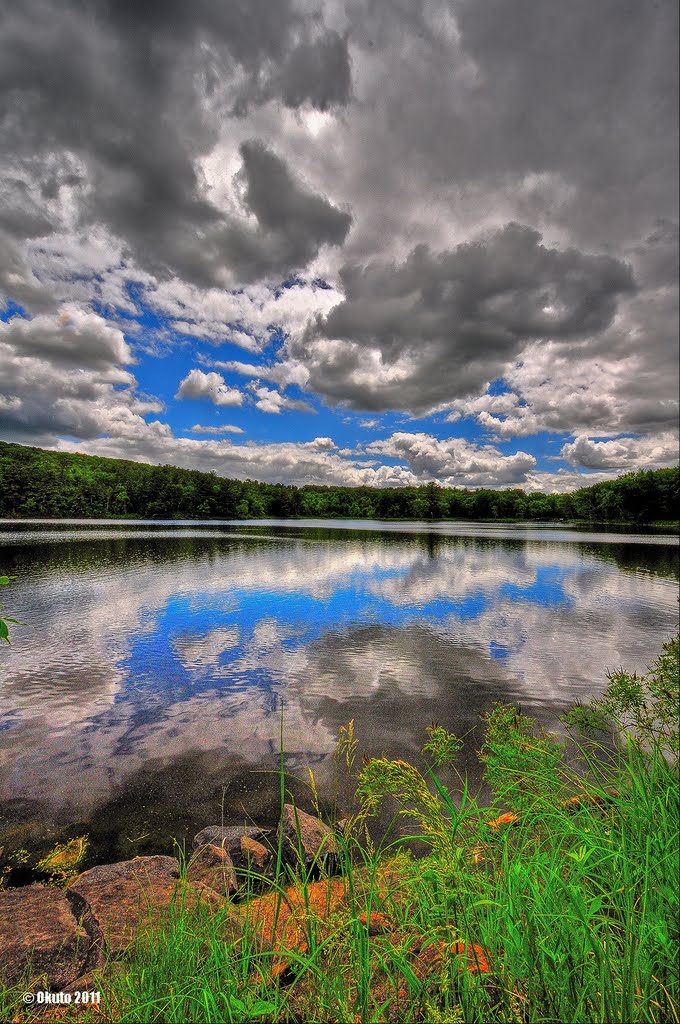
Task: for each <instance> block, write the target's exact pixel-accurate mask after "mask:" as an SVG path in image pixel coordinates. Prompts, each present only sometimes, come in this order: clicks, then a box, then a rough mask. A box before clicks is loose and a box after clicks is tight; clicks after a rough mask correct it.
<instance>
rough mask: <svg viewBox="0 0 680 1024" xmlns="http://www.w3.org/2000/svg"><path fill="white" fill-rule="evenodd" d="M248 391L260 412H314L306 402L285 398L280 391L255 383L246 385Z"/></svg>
mask: <svg viewBox="0 0 680 1024" xmlns="http://www.w3.org/2000/svg"><path fill="white" fill-rule="evenodd" d="M248 390H249V391H251V392H252V393H253V397H254V399H255V408H256V409H259V410H260V412H268V413H274V414H278V413H280V412H281V410H282V409H294V410H296V411H297V412H315V411H316V410H315V409H313V408H312V406H311V405H310V404H309V403H308V402H303V401H301V400H300V399H297V398H287V397H286V396H285V395H282V394H281V392H280V391H273V390H271V389H270V388H266V387H264V386H263V385H261V384H258V383H257V382H256V381H253V382H252V383H250V384H248Z"/></svg>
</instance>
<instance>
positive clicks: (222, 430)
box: [189, 423, 244, 434]
mask: <svg viewBox="0 0 680 1024" xmlns="http://www.w3.org/2000/svg"><path fill="white" fill-rule="evenodd" d="M189 430H190V431H191V433H192V434H243V433H244V431H243V429H242V428H241V427H236V426H234V425H233V424H231V423H223V424H222V425H221V426H219V427H204V426H202V425H201V424H200V423H194V425H193V427H189Z"/></svg>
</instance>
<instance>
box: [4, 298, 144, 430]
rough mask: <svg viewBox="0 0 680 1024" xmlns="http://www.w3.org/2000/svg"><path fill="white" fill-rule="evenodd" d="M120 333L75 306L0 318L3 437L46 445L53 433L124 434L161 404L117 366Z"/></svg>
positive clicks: (122, 360) (126, 356)
mask: <svg viewBox="0 0 680 1024" xmlns="http://www.w3.org/2000/svg"><path fill="white" fill-rule="evenodd" d="M131 362H132V354H131V352H130V349H129V346H128V345H127V343H126V341H125V339H124V337H123V335H122V333H121V332H120V331H119V330H117V329H116V328H114V327H112V326H111V325H110V324H109V323H107V321H106V320H104V319H103V318H102V317H100V316H98V315H97V314H95V313H91V312H90V313H88V312H84V311H82V310H77V309H68V310H62V312H61V313H59V314H57V315H54V314H47V313H45V314H41V315H39V316H36V317H35V318H34V319H33V320H24V319H22V318H21V317H13V318H12V319H11V320H10V321H9V322H8V323H0V363H1V365H2V378H1V384H0V388H1V390H2V394H3V396H4V398H3V401H2V403H1V404H0V429H1V430H2V432H3V434H4V436H5V437H6V438H7V439H8V440H14V441H24V442H26V443H29V444H30V443H38V444H39V443H41V442H42V443H46V444H48V445H49V444H52V443H53V442H54V441H55V439H56V437H57V436H59V435H67V436H73V437H81V438H83V439H88V438H95V437H98V436H100V435H101V434H109V433H110V434H114V435H115V436H118V437H120V438H121V439H122V438H125V437H129V436H130V435H131V434H132V433H134V431H135V430H138V429H143V428H146V427H147V424H146V422H145V420H144V418H143V417H144V416H145V415H146V414H147V413H150V412H160V411H161V410H162V408H163V406H162V404H161V403H159V402H158V401H157V400H155V399H153V398H149V397H147V396H143V395H140V394H139V393H138V392H137V390H136V384H137V382H136V380H135V378H134V376H133V374H132V373H131V372H130V371H129V370H127V369H125V368H124V366H123V365H121V364H126V363H131Z"/></svg>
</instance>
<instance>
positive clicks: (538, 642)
mask: <svg viewBox="0 0 680 1024" xmlns="http://www.w3.org/2000/svg"><path fill="white" fill-rule="evenodd" d="M0 546H1V547H2V552H1V558H0V571H2V572H5V573H11V574H16V576H17V577H18V579H17V581H16V582H15V583H14V584H12V586H11V587H9V588H3V590H4V593H3V595H2V596H3V599H4V601H5V605H6V612H7V614H11V615H13V616H14V617H16V618H19V619H21V620H22V621H23V622H25V623H26V624H27V625H25V626H15V627H14V628H13V630H12V647H11V648H10V649H7V650H4V651H2V652H0V658H1V660H0V673H1V680H2V681H1V683H0V743H1V753H0V833H1V832H2V831H3V830H4V832H5V833H8V832H9V833H11V838H12V842H14V841H15V840H17V837H19V838H20V839H21V840H22V841H24V840H25V841H26V843H31V842H36V841H37V840H38V839H39V838H43V837H44V836H46V835H49V836H55V835H62V834H66V833H70V834H74V833H75V831H76V830H77V829H80V830H85V829H86V830H87V831H89V832H90V833H91V834H92V835H93V837H94V839H95V844H98V846H99V849H100V850H101V851H102V855H106V856H125V855H129V854H131V853H132V852H136V851H138V850H151V849H153V850H158V849H159V846H163V847H164V848H167V842H168V837H169V836H176V837H178V838H180V839H181V838H182V837H184V836H186V835H190V834H191V832H192V830H195V829H196V828H197V827H200V826H202V825H205V824H208V823H212V822H215V821H220V820H221V818H222V817H224V819H225V820H233V819H234V818H237V819H243V818H244V817H245V816H252V817H255V818H260V819H264V820H265V821H266V820H269V821H271V820H273V819H274V818H275V816H276V809H277V806H278V803H277V801H278V778H277V777H276V775H275V774H274V773H275V770H276V768H277V764H278V751H279V747H280V743H281V741H282V742H283V747H284V750H285V763H286V769H287V771H289V772H290V776H289V778H290V785H291V786H292V787H293V789H296V791H297V793H298V796H299V797H300V798H301V799H304V796H305V790H304V785H303V784H301V783H300V784H297V785H296V783H295V782H294V781H293V777H294V776H298V777H299V778H300V779H305V778H306V777H307V776H306V770H307V768H308V767H311V768H312V769H313V771H314V773H315V777H316V781H317V785H318V787H319V791H320V794H321V797H322V799H323V800H328V801H332V800H334V799H336V798H337V799H339V802H340V804H341V805H343V802H344V803H345V804H346V803H347V800H348V793H349V783H348V782H347V780H345V779H343V778H342V777H341V776H340V773H339V769H338V766H337V764H336V763H335V762H334V761H333V756H332V755H333V751H334V749H335V745H336V740H337V735H338V729H339V727H340V726H341V725H343V724H346V723H347V722H348V720H349V719H354V720H355V726H356V732H357V735H358V738H359V740H360V752H361V753H368V754H379V753H385V754H387V755H390V756H398V757H403V758H406V759H414V760H417V758H418V751H419V749H420V746H421V744H422V741H423V738H424V734H423V729H424V727H425V726H426V725H427V724H428V723H429V722H431V721H433V720H436V721H438V722H440V723H442V724H443V725H445V726H446V727H447V728H449V729H452V730H454V731H456V732H459V733H466V734H467V736H468V738H467V742H466V747H465V750H464V752H463V758H462V767H463V768H467V769H468V770H469V771H470V772H471V773H472V775H473V777H476V775H477V774H478V772H477V768H476V760H475V755H474V749H475V746H477V745H478V744H479V739H480V731H479V723H480V714H482V713H483V712H484V711H487V710H489V709H490V708H491V707H492V705H493V704H494V702H496V701H510V702H513V703H518V704H520V705H521V707H522V709H523V710H524V711H525V712H526V713H528V714H531V715H533V716H535V717H536V718H538V719H539V721H541V722H542V723H543V724H545V725H547V726H548V727H555V726H556V724H557V723H556V717H557V715H558V714H559V713H560V712H561V711H562V710H564V708H566V707H567V706H569V705H570V704H572V703H573V702H574V701H575V700H577V699H580V700H585V699H588V698H589V697H591V696H594V695H596V694H597V693H599V692H601V690H602V689H603V688H604V686H605V685H606V670H607V669H615V668H618V667H619V666H620V665H624V666H625V667H626V668H628V669H630V670H637V671H642V670H644V669H645V667H646V666H647V665H648V664H649V662H650V661H651V660H652V659H653V658H654V657H655V656H656V654H657V653H658V650H659V647H660V644H661V643H662V642H663V641H664V640H667V639H669V638H670V636H671V635H672V634H673V633H674V631H675V630H676V629H677V612H678V605H677V584H678V540H677V538H674V537H663V536H658V535H649V536H645V535H633V534H620V533H616V534H611V533H608V534H603V533H596V532H593V531H578V530H575V529H573V528H562V527H559V526H555V525H554V524H547V525H545V526H540V525H536V524H531V525H523V524H522V525H518V526H514V525H505V524H503V525H500V524H472V523H464V524H452V523H446V524H416V523H390V524H378V523H366V522H359V523H351V522H346V521H345V522H330V521H329V522H326V523H320V522H318V521H312V522H310V523H305V522H300V521H297V522H293V523H291V522H288V523H258V524H257V525H251V524H244V523H242V522H239V523H231V524H229V523H211V524H205V523H172V524H169V523H158V522H154V523H143V522H135V523H112V522H110V521H105V522H95V523H93V522H71V523H66V522H60V523H56V522H45V523H40V522H27V521H24V522H22V523H16V522H15V523H7V522H5V523H2V522H0ZM0 841H1V838H0Z"/></svg>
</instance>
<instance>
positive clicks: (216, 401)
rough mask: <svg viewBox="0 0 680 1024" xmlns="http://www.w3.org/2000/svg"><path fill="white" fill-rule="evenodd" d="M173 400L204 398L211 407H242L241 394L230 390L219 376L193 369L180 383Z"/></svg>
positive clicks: (236, 389) (233, 389)
mask: <svg viewBox="0 0 680 1024" xmlns="http://www.w3.org/2000/svg"><path fill="white" fill-rule="evenodd" d="M175 398H205V399H207V400H208V401H209V402H212V403H213V405H243V392H241V391H239V390H238V388H230V387H229V385H228V384H227V382H226V381H225V379H224V377H222V375H221V374H219V373H215V372H214V371H211V372H210V373H203V370H199V369H197V368H196V367H194V369H193V370H189V373H188V374H187V375H186V377H185V378H184V379H183V380H182V381H180V385H179V388H178V389H177V394H176V395H175Z"/></svg>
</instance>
